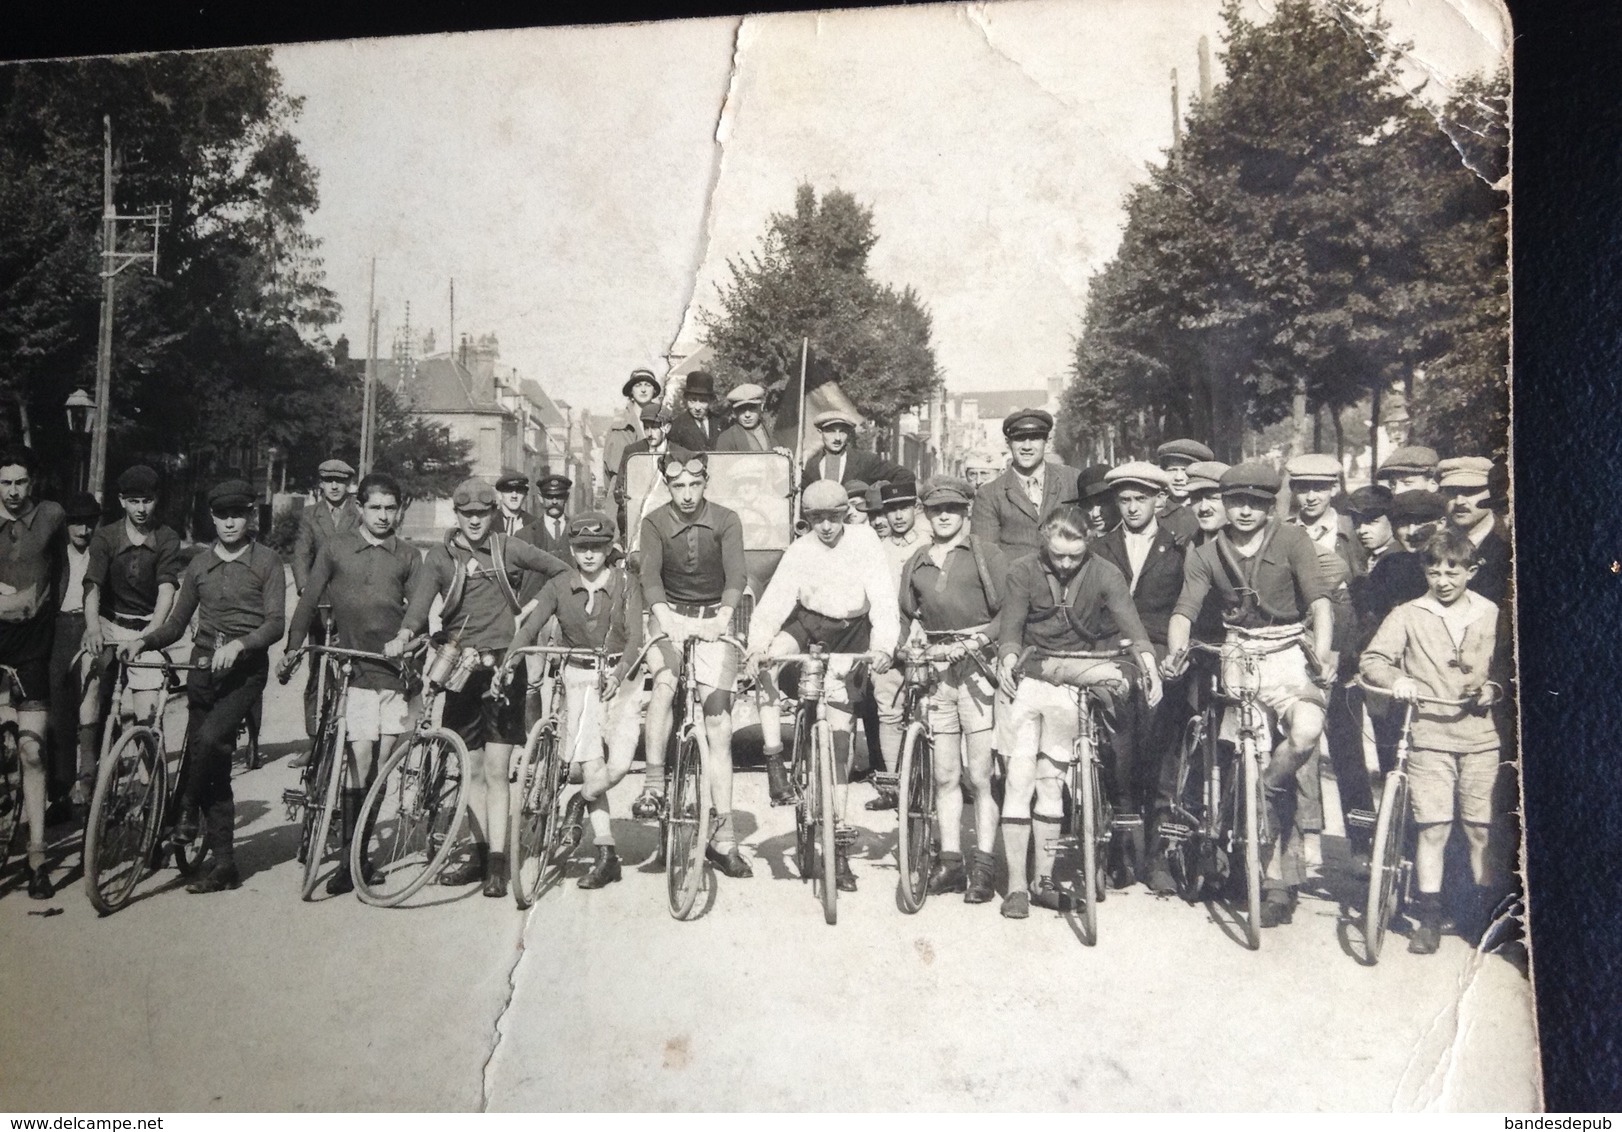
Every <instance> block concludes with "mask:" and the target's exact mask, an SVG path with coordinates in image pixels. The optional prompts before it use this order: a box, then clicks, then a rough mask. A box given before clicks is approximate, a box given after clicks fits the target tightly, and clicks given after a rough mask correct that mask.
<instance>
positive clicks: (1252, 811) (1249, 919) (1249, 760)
mask: <svg viewBox="0 0 1622 1132" xmlns="http://www.w3.org/2000/svg"><path fill="white" fill-rule="evenodd" d="M1239 761H1240V762H1241V763H1242V764H1243V767H1242V769H1241V772H1240V773H1241V781H1242V783H1243V790H1244V808H1245V809H1244V821H1245V941H1246V942H1247V943H1248V944H1249V945H1250V949H1251V950H1252V951H1259V950H1261V946H1262V815H1263V814H1264V813H1265V809H1264V806H1265V803H1264V802H1263V800H1262V796H1261V793H1262V769H1261V755H1260V753H1259V751H1258V749H1257V746H1256V739H1255V737H1254V736H1248V737H1246V738H1244V739H1242V740H1241V741H1240V744H1239ZM1274 832H1276V831H1273V830H1269V831H1268V836H1269V837H1271V836H1272V835H1273V834H1274Z"/></svg>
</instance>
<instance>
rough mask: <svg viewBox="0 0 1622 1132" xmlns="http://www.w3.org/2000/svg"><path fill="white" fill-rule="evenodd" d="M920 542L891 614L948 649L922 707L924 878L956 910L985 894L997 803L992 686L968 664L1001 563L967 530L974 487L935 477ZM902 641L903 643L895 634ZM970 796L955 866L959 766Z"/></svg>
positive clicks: (999, 588)
mask: <svg viewBox="0 0 1622 1132" xmlns="http://www.w3.org/2000/svg"><path fill="white" fill-rule="evenodd" d="M921 497H922V502H923V505H924V517H925V520H926V522H927V524H928V527H929V533H930V536H931V539H930V542H929V543H928V544H926V545H924V546H920V547H919V548H918V549H917V550H915V551H914V552H913V553H912V556H911V557H910V558H908V559H907V562H906V564H905V565H904V566H903V567H902V570H901V587H900V588H901V615H902V617H903V618H904V619H905V620H907V621H912V622H915V623H916V624H918V625H919V626H921V627H922V628H923V630H924V633H925V635H926V637H927V638H928V640H929V642H930V643H931V644H936V643H950V645H951V649H952V651H951V653H950V661H951V663H950V664H949V666H947V667H946V668H945V669H943V670H942V671H941V673H940V680H939V682H938V683H937V684H936V686H935V690H934V693H933V694H932V695H931V697H930V700H929V709H928V710H929V716H930V726H931V727H932V729H933V731H934V735H935V759H934V766H935V808H936V812H937V813H938V814H939V815H940V837H941V848H940V858H939V860H937V862H936V864H935V868H934V870H933V871H932V872H931V873H930V876H929V891H930V892H932V893H942V892H961V893H963V902H964V903H965V904H985V903H987V902H988V901H990V899H991V898H992V896H993V895H995V891H996V890H995V888H994V887H993V883H994V882H993V879H992V878H993V873H994V872H995V868H996V857H995V856H993V853H994V851H995V849H996V844H997V802H996V799H994V798H993V797H992V794H991V741H992V710H993V709H992V702H993V699H994V698H995V696H996V688H995V687H994V686H993V685H992V682H991V681H990V680H989V679H988V678H987V677H986V674H985V672H984V671H983V670H982V668H981V666H980V664H979V663H978V662H977V661H976V660H975V656H973V655H970V654H971V653H972V654H975V655H979V654H982V653H985V652H986V651H987V650H988V649H989V648H990V646H991V642H992V638H993V637H994V636H995V634H996V625H995V622H996V620H997V614H998V613H999V612H1000V611H1001V609H1002V593H1003V588H1004V586H1005V585H1006V584H1007V583H1006V579H1007V577H1008V560H1007V559H1006V558H1004V557H1003V553H1002V551H1001V550H1000V549H999V548H998V547H997V546H996V544H995V543H987V542H985V541H984V540H982V539H977V538H975V537H974V536H973V535H971V534H969V531H968V520H969V507H970V505H971V504H972V502H973V500H974V488H973V487H972V486H971V485H970V484H969V483H968V481H966V480H960V479H952V478H950V477H944V476H943V477H941V478H939V479H936V480H933V481H931V482H930V483H928V484H926V485H925V486H924V489H923V491H922V493H921ZM902 639H903V640H905V639H906V635H904V636H903V638H902ZM965 765H966V766H967V768H968V774H969V789H970V790H971V792H972V793H973V796H974V832H975V847H974V850H973V851H972V853H971V854H970V856H969V866H968V869H967V871H965V869H964V867H963V829H962V826H963V792H962V790H961V788H960V786H959V784H960V782H961V781H962V777H963V768H964V766H965Z"/></svg>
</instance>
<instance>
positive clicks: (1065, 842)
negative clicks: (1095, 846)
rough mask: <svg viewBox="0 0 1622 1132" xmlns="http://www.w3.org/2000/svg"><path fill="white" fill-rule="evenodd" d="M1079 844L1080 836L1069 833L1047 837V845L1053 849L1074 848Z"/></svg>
mask: <svg viewBox="0 0 1622 1132" xmlns="http://www.w3.org/2000/svg"><path fill="white" fill-rule="evenodd" d="M1080 844H1081V838H1079V837H1076V836H1075V835H1074V834H1069V833H1066V834H1062V835H1060V836H1058V837H1050V838H1049V839H1048V845H1049V846H1050V847H1052V848H1054V849H1074V848H1075V847H1076V846H1078V845H1080Z"/></svg>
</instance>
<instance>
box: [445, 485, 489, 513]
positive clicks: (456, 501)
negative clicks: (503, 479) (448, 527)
mask: <svg viewBox="0 0 1622 1132" xmlns="http://www.w3.org/2000/svg"><path fill="white" fill-rule="evenodd" d="M495 505H496V489H495V488H493V487H491V486H490V485H489V484H487V483H485V482H484V481H483V480H481V479H480V478H479V477H478V476H469V477H468V478H467V479H465V480H463V481H462V482H461V483H459V484H457V485H456V491H455V492H454V493H452V495H451V506H453V507H455V508H456V509H457V510H458V511H488V510H490V508H492V507H494V506H495Z"/></svg>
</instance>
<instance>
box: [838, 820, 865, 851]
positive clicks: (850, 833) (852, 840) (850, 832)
mask: <svg viewBox="0 0 1622 1132" xmlns="http://www.w3.org/2000/svg"><path fill="white" fill-rule="evenodd" d="M860 839H861V834H859V833H858V832H857V831H856V827H855V826H853V825H840V826H835V827H834V844H835V845H838V846H841V847H843V848H845V849H849V848H850V847H851V846H852V845H855V844H856V842H857V841H859V840H860Z"/></svg>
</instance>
